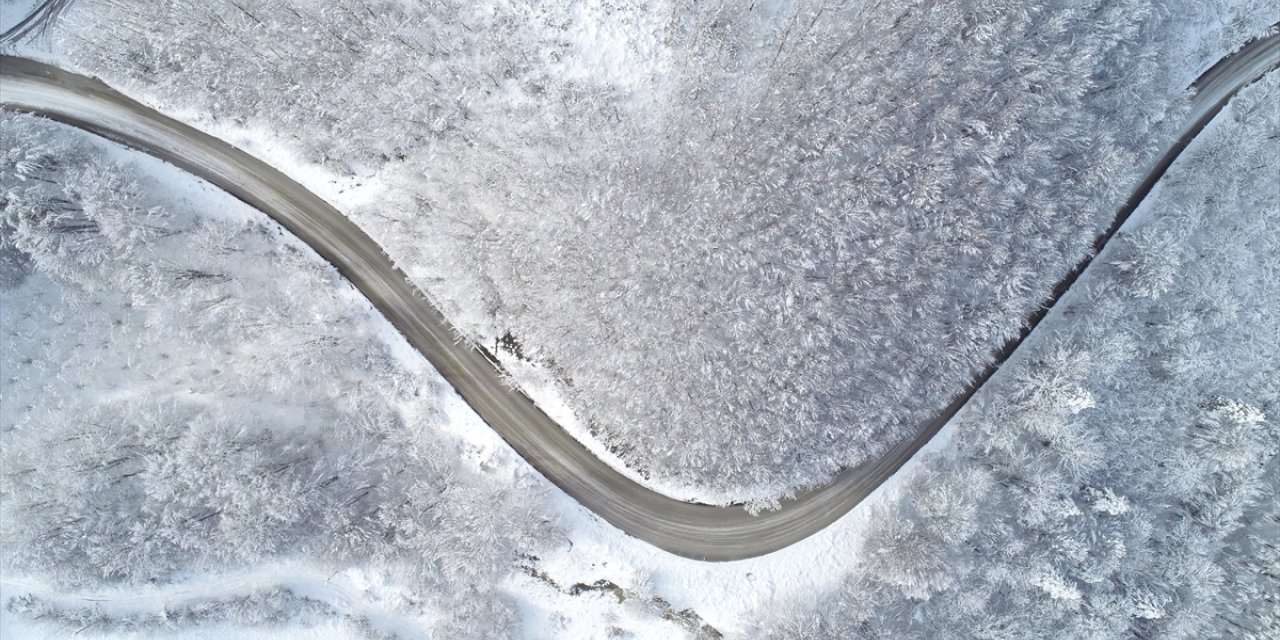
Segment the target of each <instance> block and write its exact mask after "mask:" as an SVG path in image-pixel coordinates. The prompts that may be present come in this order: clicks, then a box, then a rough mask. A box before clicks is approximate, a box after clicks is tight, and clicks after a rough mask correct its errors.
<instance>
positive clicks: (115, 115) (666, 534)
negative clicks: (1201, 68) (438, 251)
mask: <svg viewBox="0 0 1280 640" xmlns="http://www.w3.org/2000/svg"><path fill="white" fill-rule="evenodd" d="M46 4H49V3H46ZM1277 66H1280V35H1276V34H1273V35H1270V36H1267V37H1265V38H1262V39H1259V40H1255V41H1253V42H1251V43H1250V44H1248V45H1247V46H1245V47H1244V48H1243V49H1241V50H1240V51H1239V52H1237V53H1236V54H1233V55H1232V56H1230V57H1228V58H1226V59H1224V60H1223V62H1221V63H1219V64H1218V65H1216V66H1214V67H1213V68H1212V69H1210V70H1209V71H1208V72H1206V73H1205V75H1203V76H1202V77H1201V78H1200V79H1199V80H1197V81H1196V83H1195V85H1194V87H1193V88H1194V89H1195V90H1196V94H1195V97H1194V100H1193V105H1192V109H1191V112H1190V115H1189V118H1188V122H1187V123H1186V125H1185V126H1184V127H1183V129H1182V131H1181V133H1180V134H1179V135H1178V137H1177V138H1176V140H1175V141H1174V142H1172V143H1171V144H1170V145H1169V147H1168V148H1167V149H1166V151H1165V152H1164V153H1163V154H1162V156H1161V158H1160V160H1159V161H1158V162H1156V163H1155V164H1154V165H1153V166H1152V167H1151V168H1150V171H1149V172H1148V173H1147V174H1146V178H1145V179H1144V181H1143V182H1142V184H1141V185H1139V187H1138V188H1137V189H1135V191H1134V192H1133V195H1132V196H1131V197H1130V199H1129V200H1128V202H1127V203H1126V204H1125V206H1124V208H1122V209H1121V210H1120V211H1119V212H1118V214H1117V215H1116V218H1115V219H1114V221H1113V223H1112V224H1111V226H1110V227H1109V228H1108V229H1107V230H1106V231H1105V232H1104V233H1103V234H1102V235H1101V236H1099V237H1098V239H1097V241H1096V242H1095V245H1094V246H1095V249H1096V251H1095V253H1094V255H1097V253H1098V252H1100V251H1101V250H1102V249H1103V248H1104V247H1105V246H1106V244H1107V242H1108V241H1109V240H1110V239H1111V238H1112V236H1114V235H1115V232H1116V231H1117V230H1118V229H1119V228H1120V226H1121V225H1122V224H1123V223H1124V221H1125V220H1127V219H1128V217H1129V215H1130V214H1131V213H1132V212H1133V211H1134V209H1136V208H1137V205H1138V204H1139V203H1141V201H1142V199H1143V198H1144V197H1146V195H1147V193H1149V192H1150V190H1151V188H1152V187H1153V186H1154V185H1155V183H1156V182H1157V181H1158V180H1159V179H1160V177H1161V176H1162V175H1163V174H1164V172H1165V171H1166V170H1167V169H1168V167H1169V166H1170V165H1171V164H1172V163H1173V161H1174V160H1175V159H1177V157H1178V155H1179V154H1180V153H1181V152H1182V150H1183V149H1184V148H1185V147H1186V145H1187V144H1188V143H1189V142H1190V141H1191V140H1192V139H1193V138H1194V137H1195V136H1196V135H1197V134H1198V133H1199V132H1200V130H1201V129H1203V128H1204V126H1205V125H1206V124H1207V123H1208V122H1209V121H1210V120H1212V119H1213V117H1214V116H1215V115H1217V113H1218V112H1219V111H1220V110H1221V109H1222V107H1223V106H1224V105H1225V104H1226V103H1227V101H1228V100H1229V99H1230V98H1231V96H1233V95H1234V94H1235V93H1236V92H1237V91H1239V90H1240V89H1241V88H1242V87H1244V86H1246V85H1248V84H1249V83H1251V82H1253V81H1255V80H1257V79H1258V78H1259V77H1261V76H1262V75H1263V74H1265V73H1267V72H1268V71H1271V70H1273V69H1275V68H1276V67H1277ZM0 81H2V83H0V104H3V106H4V107H5V108H8V109H13V110H18V111H25V112H31V113H36V114H39V115H42V116H45V117H48V118H51V119H53V120H57V121H60V122H64V123H67V124H70V125H72V126H76V127H79V128H81V129H84V130H86V131H89V132H92V133H95V134H98V135H100V136H103V137H105V138H108V139H111V140H115V141H117V142H120V143H122V144H125V145H127V146H129V147H132V148H135V149H138V150H140V151H143V152H145V153H148V154H151V155H153V156H156V157H158V158H161V159H163V160H165V161H168V162H170V163H172V164H174V165H176V166H178V167H181V168H183V169H185V170H187V171H190V172H191V173H193V174H195V175H197V176H199V177H201V178H203V179H205V180H207V181H209V182H211V183H213V184H215V185H217V186H218V187H220V188H222V189H224V190H226V191H227V192H229V193H231V194H232V195H234V196H236V197H237V198H239V199H241V200H243V201H244V202H246V203H248V204H249V205H251V206H253V207H255V208H257V209H259V210H261V211H263V212H264V213H266V214H267V215H269V216H271V217H272V218H273V219H275V220H276V221H277V222H279V223H280V224H281V225H283V226H284V227H286V228H287V229H289V230H290V231H291V232H293V233H294V234H296V235H297V236H298V237H299V238H301V239H302V241H303V242H305V243H307V244H308V245H309V246H310V247H311V248H312V249H314V250H315V251H316V253H318V254H320V256H321V257H323V258H324V259H325V260H328V261H329V262H330V263H332V264H333V265H334V266H336V267H337V268H338V270H339V271H340V272H341V273H342V274H343V275H344V276H345V277H347V278H348V279H349V280H350V281H351V282H352V283H353V284H354V285H355V286H356V288H357V289H359V290H360V291H361V292H362V293H363V294H364V295H366V296H367V297H368V298H369V300H370V301H371V302H372V303H373V304H374V306H375V307H377V309H378V310H379V311H381V312H382V313H383V314H384V315H385V316H386V317H387V319H388V320H389V321H390V322H391V323H392V324H393V325H394V326H395V327H396V328H397V329H399V330H400V332H401V333H403V334H404V336H405V338H406V339H407V340H408V341H409V343H410V344H411V345H413V347H414V348H415V349H417V350H418V351H419V352H420V353H422V355H423V356H425V357H426V358H427V360H429V361H430V362H431V364H432V365H434V366H435V367H436V369H437V370H439V371H440V373H441V375H443V376H444V378H445V379H446V380H447V381H449V383H450V384H452V385H453V386H454V388H456V389H457V391H458V393H459V394H460V395H461V396H462V398H463V399H464V400H465V401H466V402H467V403H468V404H469V405H471V407H472V408H473V409H474V410H475V411H476V413H478V414H479V415H480V417H481V418H483V419H484V421H485V422H486V423H488V424H489V425H490V426H491V427H492V428H493V429H495V430H496V431H497V432H498V433H499V434H500V435H501V436H502V437H503V438H504V439H505V440H506V441H507V442H508V443H510V444H511V446H512V447H513V448H515V450H516V451H517V452H518V453H519V454H520V455H521V456H523V457H524V458H525V460H527V461H528V462H529V463H530V464H532V465H533V466H534V467H535V468H536V469H538V471H539V472H541V473H542V474H543V475H545V476H546V477H547V478H549V479H550V480H551V481H552V482H553V483H555V484H556V485H557V486H559V487H560V488H561V489H562V490H564V491H565V492H566V493H568V494H569V495H570V496H572V497H573V498H574V499H576V500H578V501H579V502H580V503H582V504H583V505H585V506H586V507H587V508H588V509H590V510H592V511H593V512H595V513H596V514H598V515H599V516H600V517H602V518H604V519H605V520H607V521H609V522H610V523H612V524H613V525H614V526H616V527H618V528H619V529H621V530H623V531H625V532H626V533H628V534H630V535H633V536H635V537H637V538H640V539H642V540H645V541H647V542H649V543H652V544H654V545H656V546H658V547H660V548H662V549H665V550H667V551H670V552H671V553H675V554H678V555H681V556H685V557H689V558H694V559H699V560H713V561H724V560H736V559H741V558H750V557H753V556H759V555H763V554H766V553H769V552H771V551H775V550H777V549H781V548H783V547H785V546H788V545H790V544H792V543H795V542H797V541H799V540H801V539H803V538H805V537H807V536H809V535H812V534H814V533H816V532H818V531H820V530H821V529H823V528H824V527H826V526H827V525H829V524H831V523H832V522H834V521H835V520H837V519H839V518H840V517H841V516H843V515H844V514H845V513H847V512H848V511H849V510H850V509H852V508H853V507H854V506H855V505H857V504H858V503H859V502H861V501H862V500H863V499H864V498H866V497H867V496H868V495H869V494H870V493H871V492H872V491H874V490H875V488H876V487H878V486H880V484H881V483H883V482H884V481H885V480H886V479H888V478H889V477H890V476H891V475H893V474H894V473H895V472H896V471H897V470H898V469H899V468H900V467H901V466H902V465H903V464H905V463H906V461H907V460H909V459H910V458H911V457H912V456H913V455H915V453H916V451H918V450H919V449H920V447H922V446H923V445H924V444H925V443H927V442H928V441H929V440H930V439H931V438H932V437H933V436H934V434H936V433H937V432H938V430H939V429H941V428H942V426H943V425H944V424H946V423H947V421H949V420H950V419H951V418H952V417H953V416H954V415H955V414H956V413H957V412H958V411H959V410H960V408H961V407H963V406H964V404H965V403H966V402H968V400H969V398H970V397H972V396H973V394H974V393H975V392H976V391H977V390H978V389H979V388H981V387H982V385H983V384H985V383H986V382H987V380H989V379H990V378H991V376H992V375H994V374H995V372H996V371H997V370H998V369H999V366H1000V364H1001V363H1003V362H1004V361H1005V360H1006V359H1007V358H1008V356H1009V355H1010V354H1012V353H1013V351H1014V350H1016V349H1017V348H1018V346H1019V345H1021V344H1022V341H1023V340H1025V339H1026V337H1027V336H1028V335H1029V334H1030V333H1031V331H1032V330H1033V329H1034V328H1035V327H1036V326H1038V325H1039V323H1040V321H1041V320H1042V319H1043V318H1044V317H1045V315H1047V314H1048V312H1049V311H1050V309H1052V307H1053V305H1054V304H1055V303H1056V302H1057V300H1058V299H1059V298H1060V297H1061V296H1062V295H1063V294H1064V293H1065V292H1066V291H1067V290H1068V289H1069V288H1070V286H1071V285H1072V284H1073V283H1074V282H1075V280H1076V279H1077V278H1078V277H1079V275H1080V274H1081V273H1082V272H1083V271H1084V270H1085V269H1086V268H1087V267H1088V266H1089V264H1090V262H1091V261H1092V257H1091V258H1087V259H1085V260H1084V261H1082V262H1081V263H1080V264H1079V265H1077V266H1076V267H1075V268H1074V269H1073V270H1072V271H1071V272H1070V273H1069V274H1068V275H1067V276H1066V277H1065V278H1063V280H1062V281H1061V282H1060V283H1059V284H1058V285H1057V286H1056V287H1055V288H1054V290H1053V293H1052V294H1051V296H1050V297H1049V298H1048V299H1046V300H1045V302H1044V303H1043V305H1042V307H1041V308H1040V310H1039V311H1038V312H1037V313H1036V314H1035V315H1033V316H1032V317H1030V318H1028V319H1027V321H1026V323H1025V325H1024V329H1023V330H1022V331H1021V333H1020V334H1019V335H1018V336H1017V337H1015V338H1013V339H1011V340H1010V341H1008V342H1007V343H1006V344H1005V345H1003V346H1002V347H1001V348H1000V349H998V350H997V351H996V352H995V364H993V365H992V366H990V367H989V368H988V369H987V370H985V371H983V372H981V373H979V374H978V375H977V376H975V378H974V379H973V381H972V382H971V383H970V384H969V386H968V387H967V388H966V389H965V390H964V391H963V392H962V393H960V394H959V395H958V396H957V397H956V398H955V399H954V400H953V401H952V402H951V403H950V404H949V405H948V406H947V407H946V408H945V409H944V410H943V411H942V412H941V413H939V415H938V416H937V417H936V418H934V419H933V420H931V421H929V422H928V423H926V424H924V425H921V427H920V429H919V431H918V432H917V434H916V436H915V437H914V438H912V439H910V440H907V441H904V442H900V443H898V444H897V445H896V446H894V447H893V448H892V449H890V450H889V451H888V452H887V453H886V454H885V455H884V456H882V457H881V458H879V459H877V460H874V461H871V462H869V463H866V464H863V465H860V466H858V467H854V468H850V469H847V470H845V471H844V472H842V473H841V474H840V475H838V476H837V477H836V478H835V479H834V480H833V481H832V482H831V483H830V484H827V485H825V486H823V487H820V488H817V489H813V490H811V491H809V492H807V493H804V494H802V495H799V496H797V497H796V498H795V499H792V500H786V501H783V503H782V506H781V508H780V509H778V510H776V511H768V512H764V513H761V514H759V515H755V516H753V515H751V514H749V513H747V511H745V510H744V509H742V508H740V507H736V506H730V507H717V506H712V505H707V504H698V503H690V502H683V501H679V500H675V499H672V498H669V497H667V496H664V495H662V494H659V493H657V492H654V491H652V490H650V489H647V488H645V487H643V486H641V485H639V484H637V483H635V482H633V481H632V480H630V479H628V478H627V477H626V476H624V475H622V474H621V473H619V472H617V471H615V470H614V469H613V468H611V467H610V466H609V465H607V464H606V463H604V462H603V461H601V460H600V459H598V458H596V457H595V456H594V455H592V454H591V453H590V452H589V451H588V450H587V449H586V448H585V447H584V446H583V445H582V444H580V443H579V442H578V441H577V440H575V439H574V438H573V437H572V436H570V435H569V434H568V433H567V432H566V431H565V430H564V429H562V428H560V426H559V425H557V424H556V423H555V422H554V421H552V420H551V419H550V418H549V417H547V415H546V414H545V413H543V412H542V411H541V410H540V409H539V408H538V407H537V406H536V405H535V404H534V403H533V401H531V400H530V399H529V397H528V396H526V395H525V394H524V393H522V392H520V391H519V390H513V389H511V388H510V387H509V386H508V385H507V383H506V382H505V381H504V380H503V377H502V375H501V371H500V370H499V368H498V366H497V365H495V364H494V363H493V361H492V360H491V359H490V357H489V356H488V354H487V352H485V351H484V350H483V349H482V348H477V347H473V346H472V345H470V344H467V343H465V342H464V341H461V340H460V339H459V337H458V336H459V334H458V332H457V331H456V330H455V329H454V328H453V327H452V326H451V325H450V324H449V322H448V321H447V320H446V319H445V318H444V317H443V316H442V315H441V314H440V312H439V311H438V310H437V309H436V308H435V307H434V306H433V305H432V304H431V303H430V302H428V300H427V298H426V297H425V296H423V294H422V293H421V292H420V291H419V290H418V289H417V288H415V287H414V286H413V285H412V284H410V283H409V280H408V278H407V277H406V276H405V274H404V272H402V271H401V270H400V269H398V268H396V266H395V265H394V264H393V263H392V261H391V260H390V258H388V257H387V256H386V255H385V254H384V253H383V251H382V248H381V247H380V246H378V244H377V243H375V242H374V241H373V239H371V238H370V237H369V236H368V235H367V234H365V233H364V232H363V231H361V230H360V228H359V227H357V226H356V225H355V224H354V223H352V222H351V221H350V220H348V219H347V218H346V217H345V216H343V215H342V213H341V212H339V211H338V210H337V209H335V208H334V207H333V206H331V205H330V204H329V203H327V202H325V201H324V200H322V199H321V198H320V197H319V196H317V195H315V194H313V193H311V192H310V191H308V190H307V189H306V188H304V187H303V186H302V185H300V184H298V183H297V182H295V181H293V180H292V179H290V178H289V177H287V176H285V175H284V174H283V173H281V172H279V171H277V170H276V169H274V168H272V167H270V166H268V165H267V164H265V163H264V162H262V161H261V160H258V159H257V158H254V157H253V156H251V155H249V154H247V153H245V152H244V151H241V150H239V149H237V148H235V147H233V146H231V145H229V144H227V143H225V142H223V141H221V140H219V139H217V138H214V137H212V136H209V135H207V134H205V133H202V132H200V131H198V130H196V129H194V128H192V127H190V126H188V125H185V124H183V123H181V122H178V121H176V120H174V119H172V118H168V117H166V116H164V115H163V114H160V113H158V112H156V111H155V110H153V109H151V108H149V107H147V106H145V105H142V104H140V103H138V102H136V101H134V100H131V99H129V98H128V97H125V96H124V95H121V94H120V93H119V92H117V91H115V90H113V89H112V88H110V87H109V86H107V85H106V84H104V83H102V82H101V81H99V80H96V79H93V78H88V77H85V76H81V75H77V74H74V73H70V72H67V71H63V70H61V69H58V68H55V67H51V66H49V65H46V64H42V63H39V62H35V61H32V60H27V59H24V58H16V57H10V56H4V57H3V58H0Z"/></svg>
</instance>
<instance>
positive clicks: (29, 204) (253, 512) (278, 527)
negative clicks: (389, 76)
mask: <svg viewBox="0 0 1280 640" xmlns="http://www.w3.org/2000/svg"><path fill="white" fill-rule="evenodd" d="M0 145H2V147H3V148H4V149H5V155H4V158H3V160H4V164H3V166H2V167H0V188H2V189H3V193H4V200H3V213H4V218H3V225H4V226H3V231H4V235H3V238H4V240H3V245H0V256H2V260H0V265H2V267H0V268H2V269H3V271H0V277H2V281H0V282H2V284H3V291H0V307H3V309H4V312H3V314H0V320H2V322H0V331H2V332H3V334H2V335H3V339H2V340H0V349H2V351H0V367H3V370H2V373H0V375H3V381H4V401H3V411H0V470H2V472H0V496H3V501H2V502H0V550H3V551H2V553H3V562H4V567H5V572H6V573H10V572H14V571H27V572H30V571H35V572H38V573H39V574H40V575H43V576H45V577H46V578H48V579H50V580H52V581H53V582H55V583H56V584H58V585H61V586H62V587H65V588H77V587H84V586H87V585H95V584H102V583H109V584H126V585H127V584H133V585H143V584H148V583H154V582H163V581H166V580H169V579H172V578H173V577H174V576H175V573H178V572H185V571H190V570H192V569H193V568H195V567H200V566H206V567H211V568H217V567H239V566H253V565H255V564H259V563H263V562H266V561H268V560H271V559H273V558H276V557H279V556H282V555H303V556H307V557H314V558H323V559H324V561H325V562H326V563H328V564H330V565H332V566H334V567H342V566H347V565H350V564H352V563H358V562H369V563H373V564H375V565H376V566H383V567H387V569H386V570H388V571H394V572H397V574H398V575H400V576H401V579H402V580H403V581H405V582H406V583H407V584H411V585H415V586H416V588H417V589H418V590H417V593H416V594H415V597H416V598H418V599H420V602H418V603H417V607H419V608H426V609H429V610H434V611H439V612H441V614H440V615H441V616H442V617H443V619H442V620H441V621H440V622H439V624H438V627H437V628H438V629H439V631H440V632H441V633H446V634H447V633H448V630H449V629H450V628H453V629H455V630H457V629H463V628H465V629H467V630H468V632H469V633H470V632H475V633H477V634H479V633H482V632H483V633H484V634H486V635H488V636H489V637H498V636H503V635H508V634H510V633H511V625H513V624H515V623H516V622H517V617H516V614H515V612H514V610H513V609H514V605H513V603H512V602H511V601H510V600H509V599H508V598H507V597H505V596H504V595H503V594H502V593H500V592H498V591H495V590H494V589H493V584H494V583H495V582H497V581H499V580H500V579H502V578H503V577H504V576H506V575H508V574H510V573H511V572H512V571H513V570H515V567H516V563H517V561H518V559H519V555H520V554H526V553H530V552H531V551H533V550H536V549H537V548H539V546H540V545H542V544H546V543H547V542H548V541H556V540H558V539H559V538H558V535H557V532H556V527H555V526H554V525H552V524H551V523H550V522H549V521H548V519H547V517H546V515H545V512H546V511H548V509H549V507H548V505H547V504H546V503H545V502H544V497H543V496H544V494H545V491H546V485H545V484H538V483H524V484H525V485H528V486H519V487H518V490H517V487H516V486H512V485H508V484H503V483H495V482H493V481H492V480H491V479H486V478H483V477H477V475H476V473H475V471H473V470H471V467H470V465H467V464H464V463H463V460H464V459H465V458H466V457H467V452H466V451H465V450H461V449H459V447H458V446H457V444H456V443H450V442H449V441H448V440H447V439H443V440H442V437H441V435H440V434H439V423H440V422H441V421H442V420H444V419H445V417H444V416H443V415H442V412H441V409H440V403H441V400H440V397H441V395H442V394H444V393H446V389H447V387H446V386H445V385H444V383H443V382H442V381H441V380H440V379H439V377H438V375H437V374H435V373H434V372H433V371H431V370H430V369H429V368H426V367H425V365H424V364H421V363H419V364H418V367H417V369H416V370H415V369H414V368H408V367H406V366H404V365H403V364H401V363H398V362H397V360H396V356H395V354H393V353H391V352H390V351H389V348H388V347H387V346H386V343H385V341H384V340H383V339H381V338H380V337H379V335H378V334H377V333H376V330H377V329H376V324H374V323H372V322H370V317H371V316H373V315H374V312H373V310H372V307H371V306H370V305H369V304H368V302H367V301H365V300H364V299H363V298H362V297H360V296H359V295H358V294H355V292H354V291H353V290H352V289H351V288H350V286H349V285H347V284H346V283H345V282H344V281H343V280H341V278H340V277H339V276H338V274H337V273H336V271H334V270H333V269H332V268H331V267H329V266H328V265H326V264H324V263H323V262H321V261H320V259H319V258H318V257H317V256H315V255H314V254H311V253H310V250H309V249H307V248H306V247H305V246H304V245H302V244H301V243H300V242H298V241H297V240H296V239H293V238H291V237H282V233H283V232H282V230H281V229H280V228H279V227H277V226H275V225H274V224H271V223H269V222H268V221H267V220H266V218H265V217H263V216H261V215H260V214H256V213H253V212H251V211H249V210H247V208H246V207H245V205H243V204H241V203H239V202H237V201H235V200H232V199H231V198H230V197H228V196H226V195H224V194H221V193H218V192H216V191H215V190H213V189H212V188H210V187H209V186H208V185H203V184H200V183H197V182H196V181H195V180H194V179H192V178H190V177H188V176H184V175H183V174H181V173H179V172H177V171H176V170H174V169H172V168H167V171H166V170H155V169H154V168H153V169H152V170H149V171H148V170H146V168H144V167H139V166H136V164H135V162H136V161H131V160H127V159H125V158H122V157H120V152H119V151H115V152H114V153H113V152H112V150H111V149H109V148H103V145H104V143H102V142H99V141H96V140H94V139H92V138H90V137H89V136H88V135H87V134H82V133H79V132H75V131H74V130H71V129H68V128H67V127H65V126H62V125H54V124H51V123H48V122H46V121H43V120H40V119H36V118H33V117H31V116H21V115H13V114H10V113H8V112H5V113H4V114H3V119H0ZM152 163H153V164H154V165H158V166H160V167H164V165H160V164H159V163H157V162H154V161H152ZM162 181H163V182H162ZM318 292H326V293H324V294H323V295H317V293H318ZM387 330H389V329H387ZM480 505H483V508H477V507H479V506H480ZM265 599H266V600H268V601H269V600H270V598H265ZM250 600H253V598H250ZM255 604H256V602H250V603H248V604H247V605H244V606H241V607H238V609H239V611H240V612H243V611H249V612H257V611H258V609H257V608H256V607H255V606H254V605H255ZM9 606H12V605H9ZM19 608H20V609H21V610H23V611H26V612H28V613H30V614H31V615H37V616H38V615H41V611H42V609H41V603H40V602H39V601H24V602H22V603H20V605H19ZM291 609H292V607H287V606H286V607H282V612H280V613H279V614H278V615H279V616H281V617H282V619H283V618H288V617H290V616H296V615H297V611H291ZM215 613H216V612H215ZM43 615H51V616H53V617H57V616H58V615H65V616H68V617H69V618H70V619H69V622H71V623H75V624H76V627H83V626H85V625H86V624H87V623H88V622H93V621H94V617H93V611H92V610H85V611H78V610H71V611H61V610H57V609H54V610H52V611H48V610H45V611H43ZM203 615H205V616H206V619H207V618H208V617H209V616H212V617H213V618H214V619H216V618H217V616H218V615H225V616H233V615H238V612H237V607H230V610H229V611H226V612H222V613H216V615H214V614H210V613H208V612H205V614H203ZM479 620H484V621H487V626H485V625H481V624H480V623H479V622H478V621H479ZM269 621H270V618H268V619H267V620H260V621H259V622H269ZM117 623H119V622H118V621H117ZM126 623H127V626H126V628H130V627H138V628H143V629H145V628H147V627H148V626H150V627H159V628H164V627H165V626H166V625H169V624H172V623H166V622H165V621H163V620H145V619H144V620H137V621H131V622H129V621H126Z"/></svg>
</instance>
